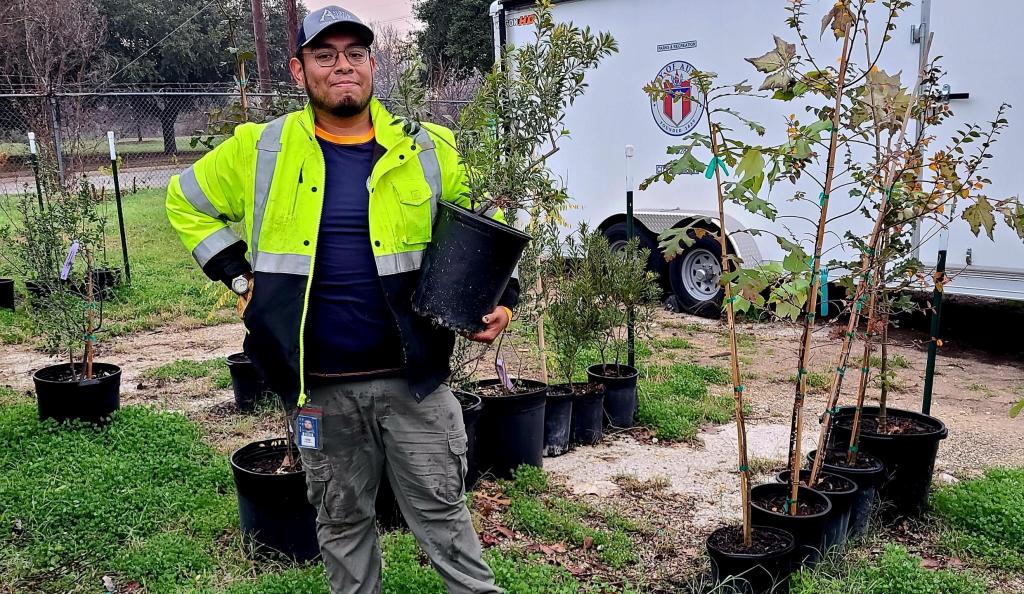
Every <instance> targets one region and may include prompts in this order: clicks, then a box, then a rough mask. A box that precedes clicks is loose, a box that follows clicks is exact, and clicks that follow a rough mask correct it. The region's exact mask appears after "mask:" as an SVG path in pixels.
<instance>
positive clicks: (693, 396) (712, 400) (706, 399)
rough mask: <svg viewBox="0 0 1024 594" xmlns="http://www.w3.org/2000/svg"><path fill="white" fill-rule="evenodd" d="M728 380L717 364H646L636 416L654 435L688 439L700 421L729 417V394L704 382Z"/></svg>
mask: <svg viewBox="0 0 1024 594" xmlns="http://www.w3.org/2000/svg"><path fill="white" fill-rule="evenodd" d="M729 381H730V380H729V375H728V373H727V372H726V371H725V370H724V369H721V368H719V367H706V366H702V365H694V364H690V363H676V364H673V365H669V366H659V365H654V366H650V367H647V368H646V369H645V370H644V373H642V374H641V379H640V383H639V400H640V407H639V411H638V413H637V419H638V421H639V422H640V424H641V425H645V426H647V427H650V428H652V429H654V430H655V433H656V435H657V437H658V439H663V440H670V441H671V440H685V439H691V438H693V437H694V436H695V435H696V434H697V431H699V430H700V427H701V425H703V424H704V423H708V422H711V423H727V422H729V421H730V420H731V419H732V415H733V399H732V397H731V396H720V395H713V394H710V393H709V392H708V384H718V385H724V384H727V383H728V382H729Z"/></svg>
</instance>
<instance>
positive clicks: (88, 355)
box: [72, 248, 96, 379]
mask: <svg viewBox="0 0 1024 594" xmlns="http://www.w3.org/2000/svg"><path fill="white" fill-rule="evenodd" d="M92 291H93V286H92V253H90V252H89V250H88V248H86V250H85V301H86V309H85V357H84V359H85V361H83V362H84V363H85V379H92V357H93V336H92V333H93V332H95V331H96V330H95V328H94V327H93V311H94V310H93V307H94V306H95V304H96V302H95V301H93V295H92ZM72 371H73V370H72Z"/></svg>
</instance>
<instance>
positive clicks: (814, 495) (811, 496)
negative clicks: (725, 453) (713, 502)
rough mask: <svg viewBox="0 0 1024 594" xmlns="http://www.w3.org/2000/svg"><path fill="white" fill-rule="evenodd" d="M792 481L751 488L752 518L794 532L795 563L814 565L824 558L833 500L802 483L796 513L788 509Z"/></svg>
mask: <svg viewBox="0 0 1024 594" xmlns="http://www.w3.org/2000/svg"><path fill="white" fill-rule="evenodd" d="M788 499H789V485H784V484H782V483H767V484H763V485H757V486H755V487H754V488H752V489H751V490H750V503H751V520H752V521H753V523H754V524H755V525H757V526H769V527H772V528H779V529H782V530H785V531H786V532H789V533H790V534H792V535H793V538H794V539H795V541H796V556H795V558H794V560H795V564H796V565H799V564H806V565H813V564H815V563H817V562H818V560H819V559H820V558H821V552H822V550H823V548H824V541H825V524H826V522H827V519H828V515H829V513H830V512H831V511H832V503H831V502H829V500H828V497H826V496H825V495H823V494H821V493H818V492H817V491H814V490H811V489H808V488H807V487H800V488H799V493H798V495H797V514H796V515H795V516H791V515H789V514H788V513H787V510H786V502H787V500H788Z"/></svg>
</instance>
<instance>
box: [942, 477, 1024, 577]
mask: <svg viewBox="0 0 1024 594" xmlns="http://www.w3.org/2000/svg"><path fill="white" fill-rule="evenodd" d="M932 507H933V509H934V511H935V513H936V514H937V515H938V516H939V517H940V518H942V519H943V520H944V521H945V522H946V523H947V524H948V525H949V527H950V529H949V530H948V531H947V533H946V534H944V535H943V545H944V547H946V548H947V549H948V550H949V552H951V553H954V554H958V555H965V556H968V557H974V558H977V559H978V560H979V561H980V562H981V563H982V564H983V565H986V566H988V567H992V568H997V569H1006V570H1011V571H1024V468H1014V469H1005V468H995V469H992V470H989V471H987V472H986V473H985V475H984V476H982V477H981V478H978V479H975V480H969V481H963V482H960V483H958V484H956V485H952V486H949V487H944V488H942V489H939V490H938V491H937V492H936V493H935V495H934V496H933V497H932Z"/></svg>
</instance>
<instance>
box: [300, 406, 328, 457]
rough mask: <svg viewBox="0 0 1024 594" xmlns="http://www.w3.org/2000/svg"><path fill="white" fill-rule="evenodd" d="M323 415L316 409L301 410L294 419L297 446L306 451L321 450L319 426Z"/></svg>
mask: <svg viewBox="0 0 1024 594" xmlns="http://www.w3.org/2000/svg"><path fill="white" fill-rule="evenodd" d="M323 418H324V413H323V411H322V410H320V409H318V408H301V409H299V414H298V416H297V417H295V435H296V437H297V438H298V439H297V441H298V446H299V447H300V448H302V449H306V450H319V449H322V448H323V443H321V440H320V425H321V423H322V421H323Z"/></svg>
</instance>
